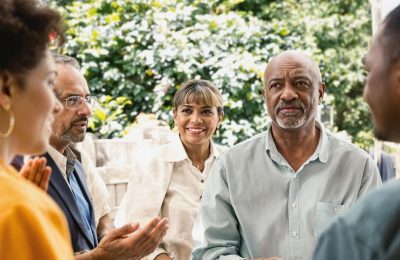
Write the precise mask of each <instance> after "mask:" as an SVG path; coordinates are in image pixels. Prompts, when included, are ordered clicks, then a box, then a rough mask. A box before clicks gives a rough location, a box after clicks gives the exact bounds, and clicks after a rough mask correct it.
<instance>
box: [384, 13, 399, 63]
mask: <svg viewBox="0 0 400 260" xmlns="http://www.w3.org/2000/svg"><path fill="white" fill-rule="evenodd" d="M382 26H383V28H382V31H381V36H382V37H383V43H384V45H385V50H386V51H387V52H388V53H387V54H388V59H389V60H388V63H389V64H390V65H392V64H394V63H396V62H397V61H399V59H400V5H398V6H397V7H396V8H395V9H393V10H392V11H391V12H390V13H389V14H388V15H387V16H386V18H385V20H384V21H383V24H382Z"/></svg>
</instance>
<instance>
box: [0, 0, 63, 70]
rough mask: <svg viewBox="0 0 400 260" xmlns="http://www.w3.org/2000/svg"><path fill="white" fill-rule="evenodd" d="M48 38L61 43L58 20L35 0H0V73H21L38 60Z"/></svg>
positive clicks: (34, 64)
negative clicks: (53, 37)
mask: <svg viewBox="0 0 400 260" xmlns="http://www.w3.org/2000/svg"><path fill="white" fill-rule="evenodd" d="M51 35H54V36H55V38H57V39H58V43H59V44H62V43H63V41H64V36H63V29H62V25H61V17H60V15H59V14H58V13H57V12H56V11H53V10H52V9H50V8H48V7H46V6H44V5H42V4H40V3H38V2H37V1H35V0H1V4H0V71H8V72H10V73H13V74H21V73H24V72H26V71H28V70H30V69H32V68H34V67H35V66H36V65H37V64H38V63H39V62H40V60H41V59H42V57H43V55H44V52H45V50H46V48H47V46H48V44H49V41H50V37H51Z"/></svg>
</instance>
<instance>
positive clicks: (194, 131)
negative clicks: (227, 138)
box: [186, 127, 206, 134]
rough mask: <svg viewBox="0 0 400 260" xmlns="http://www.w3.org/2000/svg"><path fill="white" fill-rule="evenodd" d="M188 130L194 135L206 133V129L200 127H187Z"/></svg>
mask: <svg viewBox="0 0 400 260" xmlns="http://www.w3.org/2000/svg"><path fill="white" fill-rule="evenodd" d="M186 130H187V131H188V132H189V133H192V134H201V133H203V132H205V131H206V129H205V128H200V127H187V128H186Z"/></svg>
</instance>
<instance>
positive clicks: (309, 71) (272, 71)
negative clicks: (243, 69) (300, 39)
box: [264, 53, 321, 81]
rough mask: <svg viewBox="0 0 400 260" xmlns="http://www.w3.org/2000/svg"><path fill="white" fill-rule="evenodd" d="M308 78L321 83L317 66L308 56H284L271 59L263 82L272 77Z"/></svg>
mask: <svg viewBox="0 0 400 260" xmlns="http://www.w3.org/2000/svg"><path fill="white" fill-rule="evenodd" d="M287 75H289V76H291V77H309V78H310V79H313V80H316V81H321V73H320V70H319V68H318V66H317V64H316V63H315V62H314V61H313V60H312V59H311V58H310V57H308V56H306V55H302V54H298V53H296V54H286V55H280V56H276V57H275V58H273V59H272V60H271V61H270V63H269V64H268V65H267V68H266V69H265V73H264V80H265V81H267V80H269V79H271V78H272V77H284V76H287Z"/></svg>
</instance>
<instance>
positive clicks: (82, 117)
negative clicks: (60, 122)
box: [70, 116, 89, 126]
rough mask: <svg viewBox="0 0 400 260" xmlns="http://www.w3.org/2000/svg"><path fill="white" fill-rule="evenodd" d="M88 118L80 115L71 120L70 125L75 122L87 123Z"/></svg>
mask: <svg viewBox="0 0 400 260" xmlns="http://www.w3.org/2000/svg"><path fill="white" fill-rule="evenodd" d="M88 120H89V118H88V117H87V116H80V117H79V118H77V119H75V120H73V121H71V124H70V125H71V126H72V125H75V124H83V123H84V124H87V123H88Z"/></svg>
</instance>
